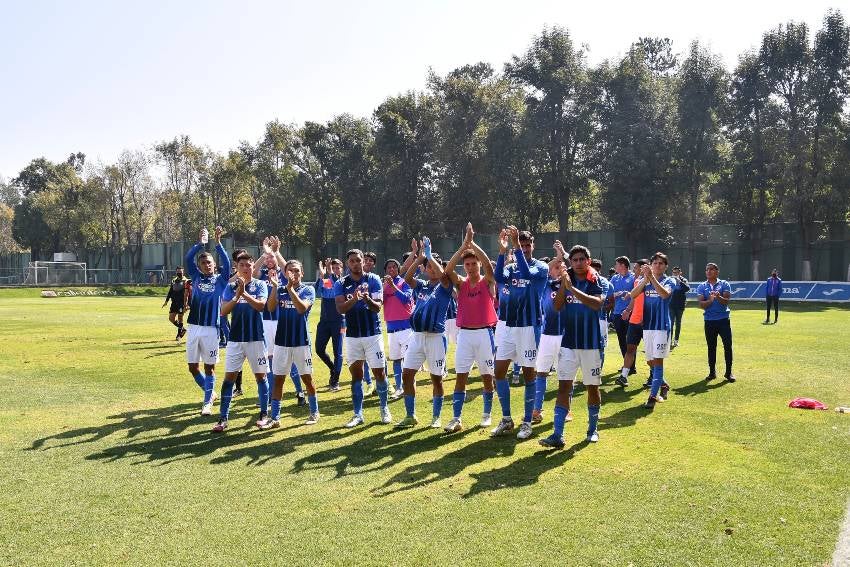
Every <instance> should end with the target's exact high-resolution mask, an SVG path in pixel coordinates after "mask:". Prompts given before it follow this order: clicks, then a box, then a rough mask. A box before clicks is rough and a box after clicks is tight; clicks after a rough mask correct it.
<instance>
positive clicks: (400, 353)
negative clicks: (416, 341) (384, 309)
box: [387, 329, 413, 360]
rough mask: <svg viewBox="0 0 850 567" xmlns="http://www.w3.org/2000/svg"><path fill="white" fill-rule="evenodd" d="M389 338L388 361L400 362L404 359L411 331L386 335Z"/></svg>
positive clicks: (406, 330)
mask: <svg viewBox="0 0 850 567" xmlns="http://www.w3.org/2000/svg"><path fill="white" fill-rule="evenodd" d="M387 334H388V335H389V336H390V353H389V354H390V355H389V359H390V360H401V359H402V358H404V353H405V352H407V348H408V345H409V344H410V339H411V338H412V337H413V329H402V330H400V331H396V332H394V333H387Z"/></svg>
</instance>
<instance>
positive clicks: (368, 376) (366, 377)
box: [363, 360, 372, 386]
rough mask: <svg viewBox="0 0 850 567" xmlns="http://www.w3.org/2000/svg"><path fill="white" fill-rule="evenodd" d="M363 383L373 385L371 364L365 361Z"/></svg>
mask: <svg viewBox="0 0 850 567" xmlns="http://www.w3.org/2000/svg"><path fill="white" fill-rule="evenodd" d="M363 381H364V382H366V383H367V384H369V385H370V386H371V385H372V371H371V370H369V363H368V362H366V361H365V360H364V361H363Z"/></svg>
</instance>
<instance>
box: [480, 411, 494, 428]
mask: <svg viewBox="0 0 850 567" xmlns="http://www.w3.org/2000/svg"><path fill="white" fill-rule="evenodd" d="M478 425H479V427H490V426H491V425H493V420H492V418H490V414H489V413H482V414H481V423H479V424H478Z"/></svg>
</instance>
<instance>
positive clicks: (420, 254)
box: [416, 241, 425, 260]
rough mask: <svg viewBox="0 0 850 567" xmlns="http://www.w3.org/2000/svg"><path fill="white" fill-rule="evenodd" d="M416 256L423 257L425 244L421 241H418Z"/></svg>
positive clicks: (422, 258) (421, 258)
mask: <svg viewBox="0 0 850 567" xmlns="http://www.w3.org/2000/svg"><path fill="white" fill-rule="evenodd" d="M416 257H417V258H419V259H420V260H424V259H425V244H424V242H422V241H420V242H419V251H418V252H417V253H416Z"/></svg>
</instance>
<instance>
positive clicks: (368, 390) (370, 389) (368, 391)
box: [363, 382, 375, 398]
mask: <svg viewBox="0 0 850 567" xmlns="http://www.w3.org/2000/svg"><path fill="white" fill-rule="evenodd" d="M374 393H375V383H374V382H373V383H372V384H366V387H365V388H363V397H364V398H368V397H369V396H371V395H372V394H374Z"/></svg>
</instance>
